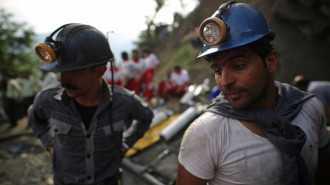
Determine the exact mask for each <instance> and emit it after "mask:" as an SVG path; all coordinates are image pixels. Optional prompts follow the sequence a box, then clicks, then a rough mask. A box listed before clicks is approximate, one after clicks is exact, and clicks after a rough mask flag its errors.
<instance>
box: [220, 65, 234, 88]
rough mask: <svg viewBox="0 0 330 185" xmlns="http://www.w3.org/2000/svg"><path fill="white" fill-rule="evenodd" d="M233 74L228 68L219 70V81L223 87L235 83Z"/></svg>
mask: <svg viewBox="0 0 330 185" xmlns="http://www.w3.org/2000/svg"><path fill="white" fill-rule="evenodd" d="M234 76H235V75H234V74H233V72H232V71H230V70H229V69H226V68H223V69H222V72H221V78H220V83H221V85H222V86H224V87H229V86H231V85H233V84H234V83H235V77H234Z"/></svg>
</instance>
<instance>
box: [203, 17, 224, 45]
mask: <svg viewBox="0 0 330 185" xmlns="http://www.w3.org/2000/svg"><path fill="white" fill-rule="evenodd" d="M220 36H221V30H220V28H219V26H217V25H216V24H215V23H214V22H210V23H207V24H205V26H204V28H203V37H204V38H205V40H206V41H208V42H209V43H211V44H212V43H214V42H216V41H217V40H219V38H220Z"/></svg>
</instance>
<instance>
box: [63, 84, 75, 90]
mask: <svg viewBox="0 0 330 185" xmlns="http://www.w3.org/2000/svg"><path fill="white" fill-rule="evenodd" d="M61 85H62V87H64V88H65V89H66V90H77V89H78V88H77V87H76V86H75V85H72V84H70V83H62V84H61Z"/></svg>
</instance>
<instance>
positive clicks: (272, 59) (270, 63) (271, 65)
mask: <svg viewBox="0 0 330 185" xmlns="http://www.w3.org/2000/svg"><path fill="white" fill-rule="evenodd" d="M265 62H266V65H267V70H268V71H269V72H271V73H274V72H275V71H276V68H277V62H278V53H277V51H275V50H273V51H272V52H270V53H269V54H268V55H267V56H266V58H265Z"/></svg>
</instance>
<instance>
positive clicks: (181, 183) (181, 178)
mask: <svg viewBox="0 0 330 185" xmlns="http://www.w3.org/2000/svg"><path fill="white" fill-rule="evenodd" d="M206 183H207V180H205V179H200V178H198V177H196V176H194V175H193V174H191V173H190V172H188V171H187V170H186V169H185V168H184V167H183V166H182V165H181V164H180V163H178V173H177V178H176V185H188V184H189V185H206Z"/></svg>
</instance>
